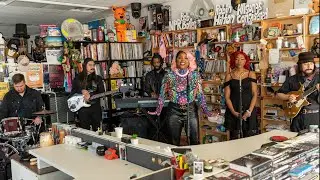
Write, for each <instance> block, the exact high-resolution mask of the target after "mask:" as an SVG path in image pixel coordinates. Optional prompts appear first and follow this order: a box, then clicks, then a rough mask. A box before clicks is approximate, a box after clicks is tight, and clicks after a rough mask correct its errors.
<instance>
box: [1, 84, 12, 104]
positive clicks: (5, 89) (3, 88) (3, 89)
mask: <svg viewBox="0 0 320 180" xmlns="http://www.w3.org/2000/svg"><path fill="white" fill-rule="evenodd" d="M9 90H10V89H9V83H7V82H0V101H2V100H3V97H4V95H5V94H6V93H7V92H8V91H9Z"/></svg>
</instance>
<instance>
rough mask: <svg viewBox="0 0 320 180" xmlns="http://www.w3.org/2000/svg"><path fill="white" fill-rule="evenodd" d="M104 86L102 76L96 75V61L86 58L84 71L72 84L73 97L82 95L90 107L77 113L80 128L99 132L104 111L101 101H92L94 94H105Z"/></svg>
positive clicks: (83, 108)
mask: <svg viewBox="0 0 320 180" xmlns="http://www.w3.org/2000/svg"><path fill="white" fill-rule="evenodd" d="M103 92H104V84H103V80H102V77H101V76H98V75H96V73H95V65H94V61H93V59H91V58H86V59H85V60H84V62H83V71H82V72H81V73H79V74H78V76H76V77H75V78H74V80H73V82H72V90H71V96H72V95H73V94H76V93H77V94H82V95H83V96H84V99H85V101H86V102H90V104H91V106H90V107H82V108H81V109H80V110H79V111H78V112H77V113H78V117H79V120H80V127H81V128H84V129H88V130H89V129H90V127H92V130H93V131H97V129H98V127H100V122H101V121H102V110H101V105H100V99H95V100H90V97H91V96H92V95H94V94H98V93H103Z"/></svg>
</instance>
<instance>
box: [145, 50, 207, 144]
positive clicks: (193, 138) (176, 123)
mask: <svg viewBox="0 0 320 180" xmlns="http://www.w3.org/2000/svg"><path fill="white" fill-rule="evenodd" d="M195 69H196V62H195V59H194V58H193V57H192V55H190V54H189V55H187V53H185V52H184V51H179V52H178V53H177V55H176V60H175V61H173V62H172V66H171V70H172V71H170V72H168V73H167V74H166V75H165V76H164V78H163V81H162V86H161V89H160V95H159V99H158V107H157V110H156V111H155V112H149V114H152V115H158V116H159V115H160V113H161V110H162V108H163V105H164V102H165V99H168V100H169V101H170V102H169V105H168V108H167V109H168V116H167V121H168V126H169V131H170V134H171V140H172V143H173V144H174V145H177V146H179V145H180V135H181V131H182V127H185V129H186V130H187V128H188V123H187V119H188V118H187V112H188V106H189V125H190V135H188V137H189V139H190V144H191V145H194V144H199V140H198V115H197V106H196V103H195V101H196V100H197V101H198V103H199V104H200V106H201V108H202V110H203V112H204V114H206V115H207V116H212V113H211V112H209V111H208V109H207V106H206V101H205V97H204V95H203V92H202V87H201V79H200V75H199V73H198V72H196V71H194V70H195Z"/></svg>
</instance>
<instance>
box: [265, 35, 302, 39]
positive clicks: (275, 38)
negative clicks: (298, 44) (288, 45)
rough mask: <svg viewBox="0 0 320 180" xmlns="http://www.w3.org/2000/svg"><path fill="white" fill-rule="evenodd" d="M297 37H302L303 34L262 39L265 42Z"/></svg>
mask: <svg viewBox="0 0 320 180" xmlns="http://www.w3.org/2000/svg"><path fill="white" fill-rule="evenodd" d="M299 36H303V34H296V35H292V36H278V37H272V38H263V39H265V40H276V39H278V38H281V37H282V38H296V37H299Z"/></svg>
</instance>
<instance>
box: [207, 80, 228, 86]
mask: <svg viewBox="0 0 320 180" xmlns="http://www.w3.org/2000/svg"><path fill="white" fill-rule="evenodd" d="M202 84H214V85H217V86H221V85H223V83H216V82H214V81H202Z"/></svg>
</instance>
